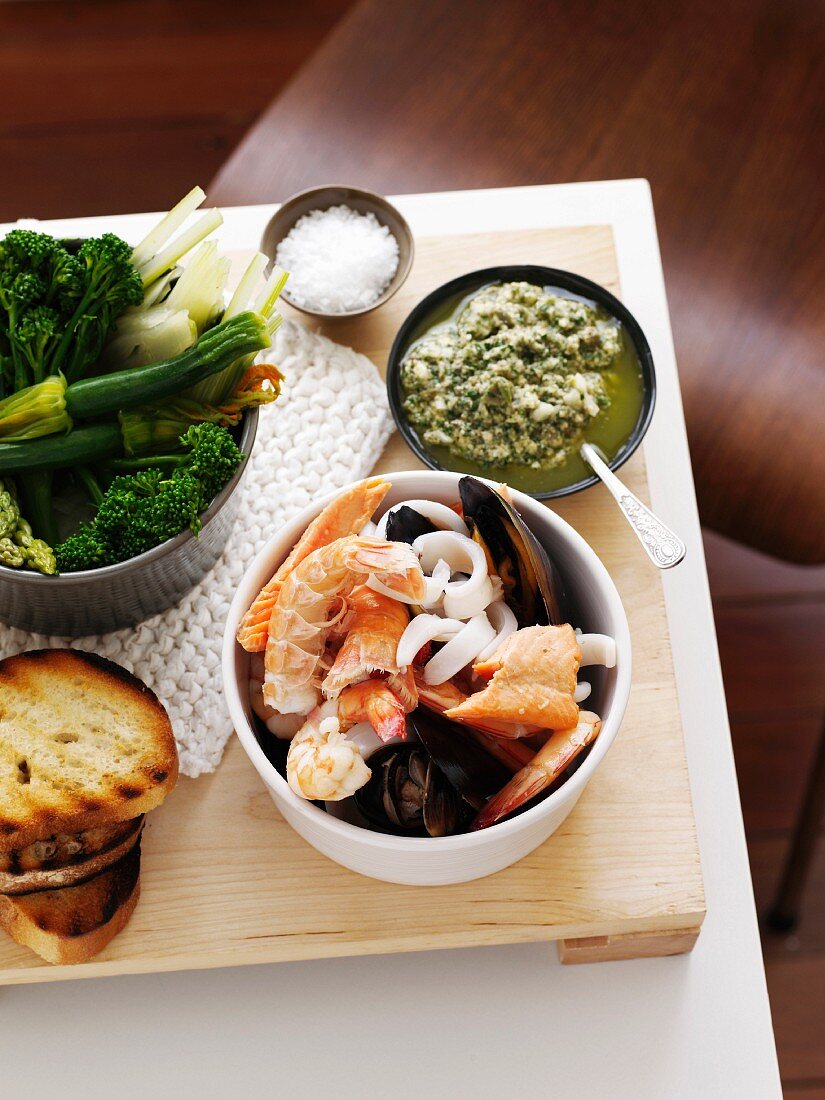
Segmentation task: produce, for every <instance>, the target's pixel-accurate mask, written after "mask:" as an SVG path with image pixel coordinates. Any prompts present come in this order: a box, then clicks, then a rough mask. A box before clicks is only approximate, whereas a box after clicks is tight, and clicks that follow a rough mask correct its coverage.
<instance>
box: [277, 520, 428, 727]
mask: <svg viewBox="0 0 825 1100" xmlns="http://www.w3.org/2000/svg"><path fill="white" fill-rule="evenodd" d="M368 577H376V578H377V579H378V580H380V581H381V582H382V584H385V585H386V586H387V587H388V588H389V589H390V590H391V591H395V592H398V593H399V594H400V595H402V596H404V597H406V598H407V599H411V600H414V601H416V602H420V600H421V599H422V598H423V596H424V592H425V590H426V585H425V582H424V574H423V573H422V571H421V565H420V563H419V561H418V557H417V555H416V553H415V551H414V550H413V549H412V547H411V546H407V545H406V543H396V542H384V541H382V540H381V539H375V538H369V537H364V538H361V537H359V536H357V535H348V536H347V537H345V538H341V539H336V541H335V542H332V543H330V544H329V546H322V547H320V548H319V549H317V550H313V552H312V553H311V554H310V555H309V556H308V557H306V558H304V560H303V561H302V562H300V564H299V565H297V566H296V567H295V568H294V569H293V570H292V572H291V573H290V574H289V576H288V577H287V578H286V579H285V580H284V582H283V584H282V585H281V589H280V591H279V593H278V598H277V601H276V603H275V606H274V608H273V609H272V616H271V618H270V620H269V630H268V639H267V643H266V658H265V665H266V675H265V679H264V701H265V702H266V703H268V704H269V706H271V707H272V708H273V709H274V710H277V711H278V712H279V713H280V714H292V713H297V714H308V713H309V711H311V710H312V709H313V707H314V706H315V705H316V704H317V703H318V700H319V698H320V676H319V671H320V665H321V660H320V659H321V656H322V654H323V651H324V646H325V645H326V640H327V637H328V635H329V632H330V629H331V627H332V625H333V622H334V621H335V620H336V619H337V618H340V617H342V616H343V615H344V614H345V610H346V597H347V596H348V595H349V593H350V592H351V591H352V589H353V588H355V587H356V585H358V584H362V583H363V582H364V581H365V580H366V579H367V578H368Z"/></svg>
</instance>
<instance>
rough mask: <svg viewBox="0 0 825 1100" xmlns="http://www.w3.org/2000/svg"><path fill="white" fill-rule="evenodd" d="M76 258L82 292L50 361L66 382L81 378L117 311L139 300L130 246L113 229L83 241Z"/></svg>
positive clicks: (137, 276) (138, 282) (140, 285)
mask: <svg viewBox="0 0 825 1100" xmlns="http://www.w3.org/2000/svg"><path fill="white" fill-rule="evenodd" d="M77 259H78V261H79V263H80V265H81V269H82V271H83V276H82V278H83V283H84V290H83V295H82V297H81V299H80V301H79V302H78V303H77V305H76V306H75V309H74V313H73V315H72V317H71V319H70V320H69V322H68V326H67V328H66V331H65V333H64V334H63V338H62V340H61V342H60V345H59V346H58V348H57V351H56V352H55V356H54V360H53V362H52V370H53V371H56V370H62V372H63V373H64V374H65V375H66V377H67V378H68V380H69V382H74V381H76V380H77V379H78V378H82V377H83V375H84V374H85V373H86V371H87V370H88V368H89V367H90V366H92V365H93V364H94V363H96V362H97V360H98V359H99V358H100V353H101V352H102V350H103V344H104V342H105V340H106V336H107V335H108V333H109V330H110V329H111V327H112V324H113V323H114V321H116V320H117V318H118V317H119V316H120V315H121V313H123V311H124V310H125V309H126V308H127V307H128V306H135V305H139V304H140V303H141V302H142V301H143V281H142V280H141V277H140V274H139V273H138V270H137V268H136V267H135V266H134V264H133V263H132V250H131V249H130V248H129V246H128V244H126V242H125V241H123V240H121V238H120V237H117V236H115V234H114V233H104V234H103V236H102V237H94V238H92V239H91V240H88V241H85V242H84V243H83V245H82V247H81V249H80V251H79V252H78V254H77Z"/></svg>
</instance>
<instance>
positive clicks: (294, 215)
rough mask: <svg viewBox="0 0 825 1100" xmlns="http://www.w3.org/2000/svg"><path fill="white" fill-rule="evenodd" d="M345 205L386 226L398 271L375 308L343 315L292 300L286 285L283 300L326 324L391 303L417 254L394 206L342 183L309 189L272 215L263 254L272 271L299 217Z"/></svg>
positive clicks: (300, 192) (374, 194)
mask: <svg viewBox="0 0 825 1100" xmlns="http://www.w3.org/2000/svg"><path fill="white" fill-rule="evenodd" d="M342 205H343V206H348V207H349V208H350V210H355V211H357V212H358V213H359V214H374V215H375V217H376V218H377V219H378V221H379V222H380V223H381V225H385V226H386V227H387V229H389V231H390V233H392V235H393V237H395V239H396V241H397V243H398V269H397V270H396V272H395V275H394V276H393V277H392V280H391V281H390V284H389V286H388V287H387V288H386V290H385V291H384V292H383V294H381V296H380V297H379V298H378V299H377V300H376V301H375V302H373V303H372V305H370V306H366V307H365V308H363V309H352V310H348V311H346V312H343V313H323V312H320V311H318V310H314V309H308V308H307V307H306V306H302V305H301V304H300V303H299V302H296V301H294V300H293V299H292V298H291V297H290V293H289V283H287V285H286V287H285V289H284V290H283V292H282V293H281V298H282V299H283V300H284V301H285V302H288V303H289V305H291V306H292V307H293V308H294V309H297V310H300V311H301V313H306V314H308V315H309V316H310V317H318V318H319V319H320V320H323V321H337V320H340V319H341V318H344V317H360V316H361V315H362V314H364V313H371V312H372V310H374V309H378V307H379V306H382V305H383V304H384V302H388V301H389V299H390V298H392V296H393V294H395V292H396V291H397V290H398V288H399V287H400V286H401V285H402V284H403V283H404V280H405V279H406V278H407V276H408V275H409V273H410V268H411V267H412V262H413V255H414V251H415V249H414V245H413V235H412V232H411V230H410V227H409V226H408V225H407V222H406V221H405V219H404V218H403V217H402V215H401V214H400V213H399V211H398V210H396V208H395V207H394V206H393V205H392V203H389V202H387V200H386V199H385V198H384V197H383V196H382V195H377V194H376V193H375V192H374V191H364V190H362V189H361V188H359V187H344V186H342V185H340V184H332V185H329V186H326V187H310V188H309V190H307V191H299V192H298V194H297V195H293V196H292V198H290V199H287V201H286V202H285V203H283V204H282V205H281V206H280V207H279V208H278V210H277V211H276V212H275V213H274V214H273V215H272V217H271V218H270V219H269V222H268V223H267V226H266V229H265V230H264V234H263V237H262V238H261V252H263V253H264V255H265V256H268V257H269V267H270V268H271V267H272V265H273V264H274V262H275V253H276V252H277V250H278V245H279V244H280V243H281V241H282V240H283V239H284V237H285V236H286V235H287V234H288V233H289V231H290V230H291V229H292V228H293V226H294V225H295V223H296V222H297V221H298V219H299V218H302V217H303V216H304V214H309V213H310V211H312V210H329V208H330V207H331V206H342Z"/></svg>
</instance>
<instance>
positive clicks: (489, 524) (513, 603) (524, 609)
mask: <svg viewBox="0 0 825 1100" xmlns="http://www.w3.org/2000/svg"><path fill="white" fill-rule="evenodd" d="M458 490H459V494H460V496H461V506H462V509H463V511H464V522H465V523H466V524H467V526H468V527H469V528H470V533H471V534H472V537H473V538H474V539H475V541H476V542H477V543H479V545H480V546H483V547H484V551H485V553H486V554H487V558H488V561H489V563H490V568H491V571H492V572H494V573H497V574H498V576H499V577H501V581H502V584H503V585H504V598H505V600H506V601H507V603H508V605H509V606H510V608H511V609H512V611H513V613H514V614H515V616H516V619H517V620H518V625H519V627H525V626H546V625H548V624H550V625H554V626H556V625H559V624H561V623H563V622H565V621H566V618H565V614H564V592H563V587H562V582H561V578H560V576H559V573H558V570H557V569H556V567H555V566H554V565H553V563H552V562H551V561H550V559H549V557H548V556H547V552H546V551H545V549H544V547H543V546H542V545H541V544H540V543H539V541H538V539H536V537H535V535H534V534H533V533H532V531H531V530H530V529H529V528H528V526H527V524H526V523H525V522H524V520H523V519H522V518H521V516H520V515H519V514H518V512H517V511H516V510H515V508H514V507H513V506H512V504H510V502H509V501H507V500H505V499H504V497H503V496H502V495H501V494H500V493H497V492H496V491H495V489H493V488H492V487H491V486H490V485H486V484H485V483H484V482H483V481H479V479H478V478H476V477H471V476H469V475H468V476H466V477H462V478H461V480H460V481H459V483H458Z"/></svg>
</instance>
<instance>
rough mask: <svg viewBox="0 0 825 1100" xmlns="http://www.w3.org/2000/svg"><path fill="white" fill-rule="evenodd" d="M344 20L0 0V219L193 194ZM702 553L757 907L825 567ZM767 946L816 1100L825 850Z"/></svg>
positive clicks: (780, 1016) (821, 1073) (775, 864)
mask: <svg viewBox="0 0 825 1100" xmlns="http://www.w3.org/2000/svg"><path fill="white" fill-rule="evenodd" d="M348 7H349V0H281V2H280V3H277V4H276V3H272V2H271V0H267V2H264V0H235V2H234V3H233V4H232V5H227V4H226V3H225V2H224V0H220V2H205V0H75V2H71V3H69V2H64V0H41V2H38V3H28V2H22V3H14V4H7V3H0V102H2V103H3V104H4V105H5V110H2V111H0V164H2V165H3V171H2V173H0V220H12V219H14V218H17V217H22V216H34V217H51V216H56V215H65V216H81V215H84V214H95V213H117V212H122V211H128V210H148V209H158V208H163V207H165V206H167V205H168V204H170V203H171V202H172V201H174V199H175V198H177V197H178V196H179V195H180V194H182V193H183V192H184V191H186V190H187V189H188V188H189V187H191V186H192V185H193V184H194V183H196V182H202V183H206V182H207V181H208V180H209V179H210V178H211V177H212V176H213V175H214V174H215V172H216V171H217V169H218V167H219V166H220V164H221V162H222V161H223V160H224V159H225V157H226V155H227V153H228V152H229V150H230V149H231V148H232V147H233V146H234V145H235V144H236V143H237V142H238V140H239V139H240V137H241V136H242V134H243V133H244V131H245V130H246V129H247V127H248V126H249V125H250V123H251V122H252V121H253V120H254V118H255V117H256V115H257V113H258V112H259V111H261V110H262V109H263V108H264V106H265V105H266V104H267V103H268V101H269V100H270V99H271V98H272V97H273V96H274V95H276V94H277V93H278V91H279V90H280V89H281V88H282V87H283V86H284V84H285V83H286V82H287V80H288V79H289V78H290V77H291V76H292V75H293V73H294V72H296V71H297V69H298V68H299V66H300V65H301V64H302V62H303V60H304V59H305V58H306V57H307V56H308V55H309V53H310V52H311V51H312V50H313V49H314V48H315V47H316V45H317V44H318V43H319V42H320V41H321V39H322V38H323V36H324V35H325V33H327V31H328V30H329V29H330V28H331V27H332V25H333V24H334V22H335V21H336V19H338V18H339V17H340V15H341V14H342V13H343V12H344V11H345V10H346V9H347V8H348ZM230 13H231V16H230ZM10 166H11V170H10ZM706 551H707V555H708V567H709V573H710V579H711V589H712V592H713V597H714V607H715V612H716V621H717V629H718V636H719V646H720V651H721V656H722V665H723V671H724V676H725V684H726V689H727V694H728V704H729V709H730V715H731V724H732V729H733V738H734V748H735V753H736V761H737V768H738V773H739V782H740V789H741V793H742V803H743V810H744V816H745V825H746V829H747V834H748V844H749V849H750V854H751V865H752V869H753V877H754V889H755V893H756V900H757V905H758V907H759V909H760V910H764V909H765V907H766V906H767V904H768V902H769V900H770V897H771V894H772V891H773V889H774V887H775V884H776V879H777V875H778V873H779V868H780V865H781V859H782V856H783V854H784V852H785V849H786V845H787V842H788V836H789V830H790V828H791V825H792V822H793V820H794V815H795V811H796V808H797V805H798V801H799V798H800V795H801V791H802V786H803V783H804V777H805V773H806V768H807V766H808V764H809V761H810V759H811V756H812V753H813V748H814V744H815V739H816V736H817V732H818V724H819V722H820V720H821V716H822V714H823V711H825V677H823V667H824V666H825V661H823V657H824V656H825V570H823V569H813V570H806V569H801V568H795V567H788V566H784V565H779V564H777V563H774V562H772V561H770V560H769V559H766V558H762V557H761V556H759V555H756V554H753V553H751V552H750V551H747V550H743V549H741V548H739V547H737V546H735V545H733V544H731V543H727V542H725V541H724V540H723V539H721V538H719V537H718V536H715V535H712V534H708V535H707V538H706ZM763 945H764V950H765V960H766V967H767V973H768V983H769V987H770V994H771V1001H772V1005H773V1013H774V1024H775V1028H776V1035H777V1043H778V1048H779V1058H780V1066H781V1070H782V1076H783V1081H784V1082H785V1086H786V1093H787V1095H788V1096H789V1097H798V1098H800V1100H801V1098H802V1097H804V1098H806V1100H823V1098H825V1035H824V1034H823V1032H824V1031H825V1029H824V1028H823V1020H825V844H820V847H819V851H818V856H817V861H816V865H815V868H814V874H813V877H812V881H811V883H810V886H809V889H808V892H807V896H806V899H805V907H804V912H803V919H802V922H801V925H800V927H799V929H798V931H797V932H796V933H795V934H794V935H793V936H786V937H778V936H775V935H773V934H770V933H766V934H765V935H764V938H763Z"/></svg>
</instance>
